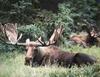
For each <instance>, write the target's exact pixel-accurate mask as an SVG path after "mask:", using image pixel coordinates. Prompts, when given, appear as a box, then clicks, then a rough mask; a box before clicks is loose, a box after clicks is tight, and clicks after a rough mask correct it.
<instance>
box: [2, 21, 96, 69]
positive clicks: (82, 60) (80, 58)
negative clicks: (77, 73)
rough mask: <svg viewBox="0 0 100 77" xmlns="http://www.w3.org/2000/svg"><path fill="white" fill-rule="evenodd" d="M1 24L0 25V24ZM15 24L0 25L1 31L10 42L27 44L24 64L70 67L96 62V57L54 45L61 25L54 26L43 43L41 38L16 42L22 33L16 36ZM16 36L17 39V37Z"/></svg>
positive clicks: (59, 34) (59, 33) (60, 30)
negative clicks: (51, 32) (49, 35)
mask: <svg viewBox="0 0 100 77" xmlns="http://www.w3.org/2000/svg"><path fill="white" fill-rule="evenodd" d="M1 26H2V25H1ZM16 29H17V25H15V24H12V23H8V24H5V26H2V31H3V33H5V34H6V35H7V37H8V40H9V42H10V44H13V45H15V44H17V45H27V52H26V57H25V65H31V66H34V64H36V65H46V64H51V65H52V64H55V63H56V64H57V65H60V66H64V67H71V66H72V65H77V66H78V67H80V65H82V64H86V65H88V64H93V63H95V62H96V58H95V57H93V56H90V55H87V54H84V53H69V52H64V51H62V50H61V49H59V47H57V46H56V45H57V44H58V41H59V40H58V39H59V38H60V36H61V34H62V32H63V30H64V29H63V27H62V26H60V27H59V28H56V29H55V30H54V32H53V34H52V35H51V37H50V39H49V42H47V43H45V42H43V41H42V40H41V39H39V40H37V41H35V42H34V41H32V42H30V41H29V40H27V41H28V42H27V43H18V41H19V39H21V37H22V35H20V37H18V32H17V30H16ZM17 38H18V39H17Z"/></svg>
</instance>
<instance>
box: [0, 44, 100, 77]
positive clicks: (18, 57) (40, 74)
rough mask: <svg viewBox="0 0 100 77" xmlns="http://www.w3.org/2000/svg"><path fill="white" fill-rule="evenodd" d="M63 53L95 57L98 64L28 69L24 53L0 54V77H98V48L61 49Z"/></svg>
mask: <svg viewBox="0 0 100 77" xmlns="http://www.w3.org/2000/svg"><path fill="white" fill-rule="evenodd" d="M63 50H65V51H71V52H82V53H87V54H90V55H93V56H96V57H97V59H98V62H97V63H96V64H94V65H91V66H83V67H81V68H77V67H76V66H73V67H72V68H64V67H57V66H56V65H53V66H44V67H43V66H40V67H33V68H31V67H29V66H25V65H24V57H25V54H24V53H19V52H18V51H14V52H1V53H0V77H100V61H99V59H100V48H97V47H92V48H82V47H78V46H74V47H71V48H66V47H63Z"/></svg>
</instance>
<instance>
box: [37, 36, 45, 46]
mask: <svg viewBox="0 0 100 77" xmlns="http://www.w3.org/2000/svg"><path fill="white" fill-rule="evenodd" d="M35 38H36V39H37V40H38V42H40V43H41V44H42V46H46V43H45V41H44V40H42V41H41V40H40V39H38V37H37V35H35Z"/></svg>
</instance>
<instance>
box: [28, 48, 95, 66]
mask: <svg viewBox="0 0 100 77" xmlns="http://www.w3.org/2000/svg"><path fill="white" fill-rule="evenodd" d="M41 49H42V47H41V48H40V49H38V48H36V49H35V50H34V51H32V52H34V54H33V56H34V57H33V58H32V66H34V64H36V65H46V64H54V63H57V64H58V65H60V66H64V67H71V66H72V65H77V66H80V65H82V64H86V65H87V64H93V63H94V62H95V61H96V59H93V58H92V57H90V56H89V55H87V54H83V53H69V52H64V51H61V50H60V49H59V48H58V47H56V46H47V47H43V49H44V50H41ZM29 60H31V59H29ZM28 65H30V64H28Z"/></svg>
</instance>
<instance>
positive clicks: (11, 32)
mask: <svg viewBox="0 0 100 77" xmlns="http://www.w3.org/2000/svg"><path fill="white" fill-rule="evenodd" d="M4 28H5V33H6V35H7V37H8V40H9V41H10V42H11V43H12V44H16V43H17V42H18V41H19V40H20V39H21V37H22V34H20V36H19V38H18V31H17V24H12V23H7V24H5V25H4Z"/></svg>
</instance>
